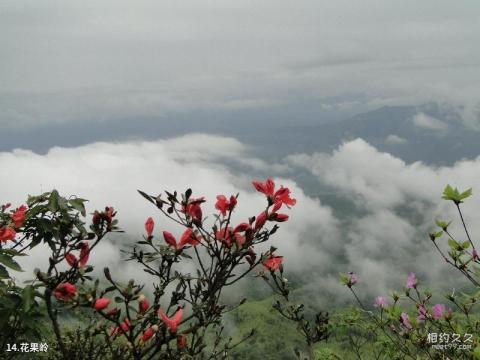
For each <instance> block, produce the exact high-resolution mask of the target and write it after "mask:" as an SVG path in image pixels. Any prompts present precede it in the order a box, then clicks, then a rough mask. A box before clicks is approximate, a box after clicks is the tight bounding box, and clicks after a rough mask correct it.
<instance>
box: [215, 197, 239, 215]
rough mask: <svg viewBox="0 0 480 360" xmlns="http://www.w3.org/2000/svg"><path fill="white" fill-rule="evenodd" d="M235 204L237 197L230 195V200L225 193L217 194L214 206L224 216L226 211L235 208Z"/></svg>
mask: <svg viewBox="0 0 480 360" xmlns="http://www.w3.org/2000/svg"><path fill="white" fill-rule="evenodd" d="M235 205H237V198H236V197H235V196H234V195H232V196H230V200H227V198H226V197H225V195H218V196H217V202H216V204H215V208H216V209H217V210H219V211H220V213H221V214H222V215H223V216H226V215H227V212H228V211H232V210H233V209H234V208H235Z"/></svg>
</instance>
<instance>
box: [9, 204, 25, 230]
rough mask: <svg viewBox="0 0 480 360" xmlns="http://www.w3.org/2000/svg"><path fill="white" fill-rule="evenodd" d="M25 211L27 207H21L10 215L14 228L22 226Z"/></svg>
mask: <svg viewBox="0 0 480 360" xmlns="http://www.w3.org/2000/svg"><path fill="white" fill-rule="evenodd" d="M25 211H27V207H26V206H25V205H22V206H20V207H19V208H18V209H17V210H15V212H14V213H13V214H12V221H13V223H14V224H15V227H16V228H19V227H21V226H22V225H23V223H24V221H25Z"/></svg>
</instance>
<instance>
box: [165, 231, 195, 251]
mask: <svg viewBox="0 0 480 360" xmlns="http://www.w3.org/2000/svg"><path fill="white" fill-rule="evenodd" d="M163 238H164V239H165V242H166V243H167V244H168V245H170V246H171V247H173V248H175V250H180V249H182V248H183V247H184V246H185V245H187V244H190V245H193V246H195V245H198V244H199V243H200V239H199V238H198V237H196V236H195V233H194V232H193V230H192V229H191V228H186V229H185V231H184V232H183V234H182V236H181V237H180V241H179V242H178V244H177V239H176V238H175V236H173V234H172V233H170V232H168V231H164V232H163Z"/></svg>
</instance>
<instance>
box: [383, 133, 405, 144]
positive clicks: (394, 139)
mask: <svg viewBox="0 0 480 360" xmlns="http://www.w3.org/2000/svg"><path fill="white" fill-rule="evenodd" d="M407 142H408V140H407V139H405V138H402V137H400V136H398V135H394V134H390V135H388V136H387V137H386V138H385V144H387V145H402V144H406V143H407Z"/></svg>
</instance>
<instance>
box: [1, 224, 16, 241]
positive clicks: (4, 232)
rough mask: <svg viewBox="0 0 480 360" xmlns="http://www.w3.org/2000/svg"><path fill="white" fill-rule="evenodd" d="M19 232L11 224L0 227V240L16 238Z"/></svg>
mask: <svg viewBox="0 0 480 360" xmlns="http://www.w3.org/2000/svg"><path fill="white" fill-rule="evenodd" d="M16 235H17V233H16V232H15V230H14V229H13V228H11V227H10V226H3V227H1V228H0V241H3V242H7V241H8V240H15V236H16Z"/></svg>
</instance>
